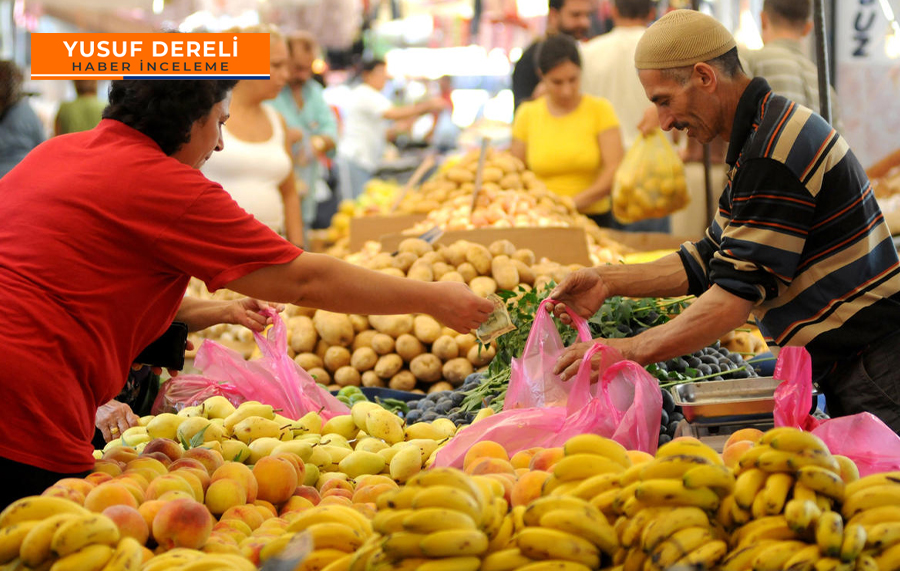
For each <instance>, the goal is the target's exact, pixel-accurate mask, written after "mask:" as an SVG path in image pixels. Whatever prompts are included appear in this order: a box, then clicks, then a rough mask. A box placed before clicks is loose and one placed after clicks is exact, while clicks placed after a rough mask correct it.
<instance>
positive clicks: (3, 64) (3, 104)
mask: <svg viewBox="0 0 900 571" xmlns="http://www.w3.org/2000/svg"><path fill="white" fill-rule="evenodd" d="M45 138H46V137H45V136H44V126H43V125H42V124H41V120H40V119H39V118H38V116H37V114H35V112H34V109H32V108H31V105H30V104H29V103H28V100H27V99H26V98H25V94H23V93H22V71H21V70H20V69H19V67H18V66H17V65H16V64H15V63H14V62H11V61H0V177H3V176H4V175H5V174H6V173H8V172H9V171H11V170H12V168H13V167H14V166H16V165H17V164H19V161H21V160H22V159H23V158H25V155H27V154H28V152H29V151H31V149H33V148H35V147H36V146H38V145H40V144H41V143H42V142H43V141H44V139H45Z"/></svg>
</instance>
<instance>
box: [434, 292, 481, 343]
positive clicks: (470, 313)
mask: <svg viewBox="0 0 900 571" xmlns="http://www.w3.org/2000/svg"><path fill="white" fill-rule="evenodd" d="M430 287H434V288H436V289H439V290H440V294H439V298H438V299H441V300H445V302H444V303H441V304H438V305H436V306H435V308H434V310H433V311H432V312H431V314H432V315H433V316H434V317H435V318H436V319H437V320H438V321H440V322H441V323H443V324H444V325H446V326H447V327H450V328H452V329H455V330H456V331H459V332H460V333H468V332H469V331H471V330H473V329H478V326H479V325H481V324H482V323H484V321H485V319H487V317H488V315H490V314H491V311H493V310H494V304H493V303H491V302H490V301H488V300H487V299H485V298H483V297H479V296H477V295H475V293H473V292H472V290H471V289H469V286H467V285H466V284H464V283H459V282H434V283H433V284H432V285H431V286H430Z"/></svg>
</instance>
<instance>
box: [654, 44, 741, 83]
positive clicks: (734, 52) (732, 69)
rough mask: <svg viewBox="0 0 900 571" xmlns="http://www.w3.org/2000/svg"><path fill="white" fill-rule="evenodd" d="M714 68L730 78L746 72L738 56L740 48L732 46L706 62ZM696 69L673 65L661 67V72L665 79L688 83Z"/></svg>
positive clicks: (688, 66)
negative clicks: (668, 67)
mask: <svg viewBox="0 0 900 571" xmlns="http://www.w3.org/2000/svg"><path fill="white" fill-rule="evenodd" d="M704 63H707V64H709V65H711V66H713V67H714V68H716V69H718V70H719V71H721V72H722V75H724V76H725V77H727V78H728V79H731V78H733V77H734V76H735V75H737V74H738V73H744V66H742V65H741V59H740V58H739V57H738V49H737V48H736V47H735V48H731V49H730V50H728V51H727V52H725V53H724V54H722V55H720V56H719V57H715V58H713V59H711V60H707V61H706V62H704ZM693 71H694V66H692V65H686V66H684V67H673V68H670V69H661V70H660V73H661V74H662V77H663V78H665V79H671V80H673V81H677V82H678V83H680V84H681V85H684V84H685V83H687V81H688V79H690V77H691V73H693Z"/></svg>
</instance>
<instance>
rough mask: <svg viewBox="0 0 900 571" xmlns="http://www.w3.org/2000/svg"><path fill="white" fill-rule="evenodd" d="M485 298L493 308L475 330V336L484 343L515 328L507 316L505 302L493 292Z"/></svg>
mask: <svg viewBox="0 0 900 571" xmlns="http://www.w3.org/2000/svg"><path fill="white" fill-rule="evenodd" d="M487 299H488V300H489V301H490V302H491V303H493V304H494V310H493V311H492V312H491V314H490V315H488V317H487V319H486V320H485V321H484V323H482V324H481V325H480V326H479V327H478V329H477V330H476V331H475V336H476V337H478V340H479V341H481V342H482V343H483V344H485V345H487V344H488V343H490V342H491V341H493V340H494V339H496V338H497V337H500V336H501V335H503V334H504V333H508V332H510V331H515V329H516V326H515V325H513V323H512V319H510V317H509V312H508V311H507V310H506V302H505V301H503V300H502V299H500V298H499V297H498V296H497V295H496V294H493V293H492V294H490V295H488V296H487Z"/></svg>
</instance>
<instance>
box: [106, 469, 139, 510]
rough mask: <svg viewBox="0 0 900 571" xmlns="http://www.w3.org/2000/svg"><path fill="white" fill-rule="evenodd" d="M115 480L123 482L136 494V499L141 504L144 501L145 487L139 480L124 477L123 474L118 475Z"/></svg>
mask: <svg viewBox="0 0 900 571" xmlns="http://www.w3.org/2000/svg"><path fill="white" fill-rule="evenodd" d="M113 481H114V482H116V483H118V484H122V485H123V486H125V487H126V488H128V491H129V492H131V495H132V496H134V500H135V501H136V502H137V503H138V505H141V504H142V503H143V502H144V488H142V487H141V485H140V484H139V483H138V482H137V480H132V479H131V478H123V477H122V476H116V477H115V478H113Z"/></svg>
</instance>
